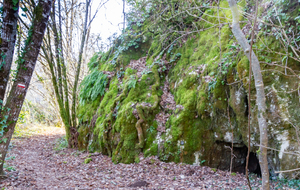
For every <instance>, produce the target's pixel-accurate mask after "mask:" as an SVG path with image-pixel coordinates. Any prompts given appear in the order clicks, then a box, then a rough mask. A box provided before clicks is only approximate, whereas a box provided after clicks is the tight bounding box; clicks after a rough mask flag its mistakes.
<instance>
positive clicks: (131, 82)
mask: <svg viewBox="0 0 300 190" xmlns="http://www.w3.org/2000/svg"><path fill="white" fill-rule="evenodd" d="M136 82H137V80H136V78H135V75H131V76H130V78H129V80H128V82H127V85H128V89H131V88H135V85H136Z"/></svg>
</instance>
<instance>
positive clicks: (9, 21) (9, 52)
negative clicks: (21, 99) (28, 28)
mask: <svg viewBox="0 0 300 190" xmlns="http://www.w3.org/2000/svg"><path fill="white" fill-rule="evenodd" d="M18 12H19V2H17V3H16V4H14V3H13V1H12V0H4V1H3V22H2V26H1V27H2V29H1V42H0V72H1V74H0V106H1V105H2V101H4V96H5V91H6V87H7V84H8V79H9V73H10V68H11V64H12V61H13V57H14V49H15V44H16V36H17V23H18ZM0 114H1V113H0ZM0 116H1V115H0Z"/></svg>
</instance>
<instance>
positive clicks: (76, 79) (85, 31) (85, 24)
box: [69, 0, 90, 147]
mask: <svg viewBox="0 0 300 190" xmlns="http://www.w3.org/2000/svg"><path fill="white" fill-rule="evenodd" d="M89 5H90V0H86V12H85V21H84V27H83V31H82V37H81V44H80V50H79V57H78V63H77V68H76V69H77V70H76V75H75V81H74V87H73V93H72V126H71V127H73V128H74V129H76V126H77V123H76V105H77V86H78V80H79V75H80V68H81V63H82V54H83V48H84V44H85V38H86V33H87V22H88V15H89V11H88V10H89ZM74 129H73V130H72V131H77V130H74ZM72 135H73V136H74V137H76V136H77V134H72V133H71V136H72ZM74 140H75V139H73V138H72V137H70V139H69V146H70V147H73V146H75V144H76V143H77V142H73V141H74ZM75 141H76V140H75Z"/></svg>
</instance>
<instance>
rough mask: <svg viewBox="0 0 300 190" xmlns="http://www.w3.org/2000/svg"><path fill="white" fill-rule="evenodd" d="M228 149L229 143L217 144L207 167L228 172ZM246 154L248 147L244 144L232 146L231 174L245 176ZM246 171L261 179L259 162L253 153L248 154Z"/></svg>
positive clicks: (229, 152)
mask: <svg viewBox="0 0 300 190" xmlns="http://www.w3.org/2000/svg"><path fill="white" fill-rule="evenodd" d="M229 147H231V143H228V142H220V141H219V142H217V143H216V145H215V146H214V148H213V151H212V154H211V157H210V161H209V163H208V165H210V166H211V167H215V168H218V169H221V170H227V171H229V170H230V162H231V149H230V148H229ZM247 152H248V147H247V146H246V145H245V144H242V143H241V144H234V147H233V154H234V158H233V162H232V172H237V173H243V174H245V168H246V159H247ZM248 171H249V172H250V173H254V174H256V175H257V176H258V177H261V169H260V165H259V160H258V158H257V155H256V153H255V152H250V156H249V164H248Z"/></svg>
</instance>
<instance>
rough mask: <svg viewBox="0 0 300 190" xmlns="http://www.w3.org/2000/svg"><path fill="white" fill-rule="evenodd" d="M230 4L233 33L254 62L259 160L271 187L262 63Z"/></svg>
mask: <svg viewBox="0 0 300 190" xmlns="http://www.w3.org/2000/svg"><path fill="white" fill-rule="evenodd" d="M228 3H229V6H230V8H231V12H232V17H233V21H232V33H233V35H234V36H235V38H236V39H237V41H238V43H239V44H240V45H241V47H242V48H243V50H244V53H245V55H246V56H247V57H248V59H249V61H250V62H251V63H252V64H251V66H252V70H253V75H254V81H255V88H256V103H257V108H258V114H257V115H258V116H257V119H258V123H259V129H260V144H261V145H262V146H261V147H260V154H259V161H260V166H261V169H262V189H266V190H267V189H270V185H269V169H268V159H267V148H265V147H267V146H268V130H267V127H268V125H267V122H266V116H265V115H266V103H265V91H264V83H263V78H262V74H261V69H260V64H259V61H258V58H257V57H256V55H255V53H254V51H253V50H252V49H251V47H250V45H249V43H248V41H247V39H246V38H245V35H244V34H243V32H242V30H241V28H240V24H239V14H238V7H237V4H236V2H235V0H228Z"/></svg>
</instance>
